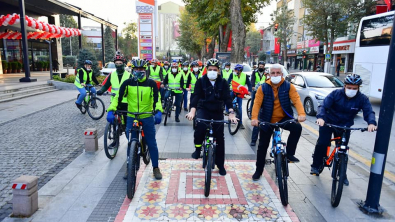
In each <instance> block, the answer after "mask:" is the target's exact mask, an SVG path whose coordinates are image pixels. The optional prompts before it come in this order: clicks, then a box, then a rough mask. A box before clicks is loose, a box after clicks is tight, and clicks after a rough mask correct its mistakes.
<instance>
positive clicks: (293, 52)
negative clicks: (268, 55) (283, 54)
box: [287, 49, 296, 54]
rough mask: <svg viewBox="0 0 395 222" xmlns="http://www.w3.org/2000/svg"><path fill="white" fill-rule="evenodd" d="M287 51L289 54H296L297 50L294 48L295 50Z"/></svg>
mask: <svg viewBox="0 0 395 222" xmlns="http://www.w3.org/2000/svg"><path fill="white" fill-rule="evenodd" d="M287 53H288V54H296V50H294V49H293V50H288V51H287Z"/></svg>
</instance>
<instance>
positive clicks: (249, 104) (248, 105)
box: [246, 98, 252, 119]
mask: <svg viewBox="0 0 395 222" xmlns="http://www.w3.org/2000/svg"><path fill="white" fill-rule="evenodd" d="M251 101H252V100H251V98H249V99H248V102H247V106H246V110H247V116H248V119H251V112H252V110H251V109H250V106H251Z"/></svg>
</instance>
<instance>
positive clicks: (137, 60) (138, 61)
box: [132, 59, 147, 68]
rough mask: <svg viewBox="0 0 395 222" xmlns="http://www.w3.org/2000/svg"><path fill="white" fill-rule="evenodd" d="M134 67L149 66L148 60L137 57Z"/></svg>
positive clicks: (133, 63)
mask: <svg viewBox="0 0 395 222" xmlns="http://www.w3.org/2000/svg"><path fill="white" fill-rule="evenodd" d="M132 67H133V68H146V67H147V61H144V60H141V59H136V60H134V61H133V62H132Z"/></svg>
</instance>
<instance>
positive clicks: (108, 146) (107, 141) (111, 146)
mask: <svg viewBox="0 0 395 222" xmlns="http://www.w3.org/2000/svg"><path fill="white" fill-rule="evenodd" d="M114 116H115V120H114V122H112V123H107V124H106V128H105V129H104V152H105V153H106V156H107V158H108V159H110V160H111V159H113V158H114V157H115V156H116V155H117V152H118V148H119V137H120V136H121V135H122V134H123V132H125V128H126V124H125V122H126V119H124V117H123V115H122V114H121V113H120V112H119V111H115V112H114Z"/></svg>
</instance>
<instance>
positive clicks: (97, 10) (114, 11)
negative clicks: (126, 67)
mask: <svg viewBox="0 0 395 222" xmlns="http://www.w3.org/2000/svg"><path fill="white" fill-rule="evenodd" d="M61 1H63V2H67V3H69V4H72V5H75V6H77V7H80V8H82V9H83V10H84V11H87V12H89V13H92V14H94V15H95V16H97V17H99V18H102V19H105V20H109V21H110V22H111V23H113V24H115V25H118V28H119V32H118V33H120V31H121V30H122V29H123V28H124V27H125V25H124V24H123V23H124V22H130V21H134V22H137V13H136V6H135V0H112V1H108V0H83V1H82V0H61ZM168 1H170V0H157V2H158V4H159V5H160V4H163V3H165V2H168ZM171 1H172V2H175V3H177V4H179V5H184V3H183V1H182V0H171ZM108 4H114V5H111V6H109V5H108ZM109 9H110V10H109ZM275 9H276V1H275V0H272V1H271V5H270V6H267V7H265V8H263V9H262V10H261V12H262V14H261V15H259V14H258V15H257V17H258V23H256V24H255V26H256V28H257V29H259V27H261V26H263V27H267V26H269V22H270V13H272V11H274V10H275ZM81 23H82V24H81V25H82V26H100V25H99V23H97V22H94V21H91V20H89V19H82V21H81Z"/></svg>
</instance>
